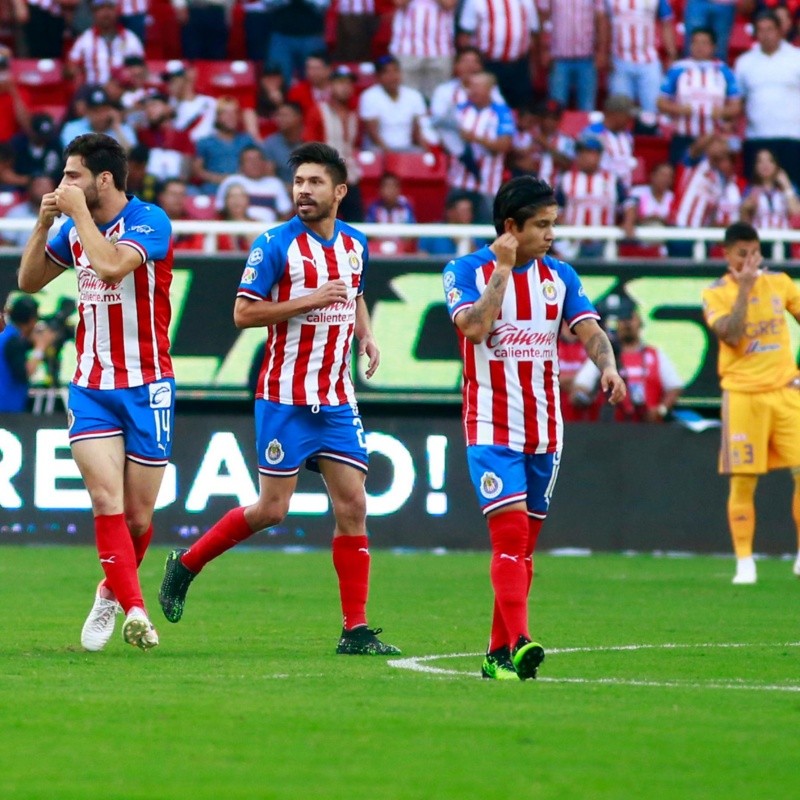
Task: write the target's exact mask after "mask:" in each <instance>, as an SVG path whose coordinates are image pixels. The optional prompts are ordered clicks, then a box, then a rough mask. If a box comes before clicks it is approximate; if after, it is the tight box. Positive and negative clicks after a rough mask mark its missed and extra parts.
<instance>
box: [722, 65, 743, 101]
mask: <svg viewBox="0 0 800 800" xmlns="http://www.w3.org/2000/svg"><path fill="white" fill-rule="evenodd" d="M721 69H722V77H723V78H725V97H727V98H728V99H730V98H732V97H740V96H741V92H740V91H739V84H738V83H737V82H736V76H735V75H734V74H733V70H732V69H731V68H730V67H729V66H728V65H727V64H722V65H721Z"/></svg>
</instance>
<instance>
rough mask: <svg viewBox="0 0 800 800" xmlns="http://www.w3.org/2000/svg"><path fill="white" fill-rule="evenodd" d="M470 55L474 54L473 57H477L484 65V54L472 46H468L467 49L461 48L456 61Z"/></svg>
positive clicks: (457, 52) (457, 51)
mask: <svg viewBox="0 0 800 800" xmlns="http://www.w3.org/2000/svg"><path fill="white" fill-rule="evenodd" d="M468 53H472V55H474V56H476V57H477V59H478V60H479V61H480V62H481V64H483V53H481V51H480V50H479V49H478V48H477V47H475V45H472V44H468V45H467V46H466V47H459V48H458V50H456V58H455V60H456V61H458V59H459V58H461V56H465V55H467V54H468Z"/></svg>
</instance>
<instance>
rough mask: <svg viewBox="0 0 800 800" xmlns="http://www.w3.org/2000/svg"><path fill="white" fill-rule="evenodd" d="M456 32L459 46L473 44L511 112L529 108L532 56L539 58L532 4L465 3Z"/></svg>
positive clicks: (519, 0) (520, 0) (492, 0)
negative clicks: (495, 80)
mask: <svg viewBox="0 0 800 800" xmlns="http://www.w3.org/2000/svg"><path fill="white" fill-rule="evenodd" d="M457 28H458V30H459V31H460V32H461V35H460V36H459V38H458V39H457V41H458V44H459V45H464V44H468V43H469V41H470V38H472V39H473V40H474V43H475V45H477V47H478V49H479V50H480V51H481V53H483V57H484V58H485V59H486V69H487V70H488V71H489V72H491V73H492V74H494V75H495V77H496V78H497V85H498V86H499V87H500V93H501V94H502V95H503V97H504V98H505V100H506V102H507V103H508V104H509V105H510V106H511V108H515V109H519V108H524V107H525V106H526V105H530V103H531V101H532V100H533V83H532V79H531V65H530V57H531V52H533V53H534V54H535V55H536V56H537V58H540V57H541V50H540V47H539V14H538V12H537V10H536V5H535V4H534V2H533V0H517V2H514V3H509V2H507V0H464V4H463V5H462V6H461V8H460V10H459V15H458V19H457Z"/></svg>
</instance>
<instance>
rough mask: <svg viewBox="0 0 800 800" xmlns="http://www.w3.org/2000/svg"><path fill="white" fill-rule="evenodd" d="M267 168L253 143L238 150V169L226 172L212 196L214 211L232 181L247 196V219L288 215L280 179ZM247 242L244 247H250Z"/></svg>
mask: <svg viewBox="0 0 800 800" xmlns="http://www.w3.org/2000/svg"><path fill="white" fill-rule="evenodd" d="M267 171H268V163H267V160H266V159H265V158H264V154H263V153H262V152H261V148H259V147H258V145H255V144H252V145H248V146H247V147H245V148H244V149H243V150H242V152H241V153H240V154H239V171H238V172H237V173H236V174H234V175H228V177H227V178H225V180H223V181H222V183H220V185H219V188H218V189H217V196H216V200H215V207H216V209H217V211H219V212H222V211H223V210H224V207H225V197H226V196H227V192H228V189H229V188H230V187H231V186H233V185H236V186H241V187H242V189H243V190H244V192H245V195H246V196H247V197H248V198H249V206H248V207H246V210H247V218H248V219H255V220H260V221H261V222H275V221H276V220H279V219H282V220H283V219H289V217H290V216H291V215H292V212H293V210H294V205H293V204H292V201H291V200H290V199H289V195H288V194H287V193H286V188H285V187H284V185H283V181H281V180H280V178H276V177H275V176H274V175H268V174H267ZM250 244H252V242H251V243H250ZM250 244H248V245H247V247H246V248H245V249H246V250H249V249H250Z"/></svg>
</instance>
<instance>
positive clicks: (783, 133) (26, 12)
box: [0, 0, 800, 258]
mask: <svg viewBox="0 0 800 800" xmlns="http://www.w3.org/2000/svg"><path fill="white" fill-rule="evenodd" d="M798 23H800V0H739V2H737V1H736V0H243V1H242V0H236V1H234V0H171V1H170V0H78V1H76V0H63V1H61V2H59V1H58V0H30V2H22V0H0V214H1V215H3V216H6V217H10V218H33V217H34V216H35V215H36V213H37V209H38V204H39V200H40V198H41V196H42V195H43V194H44V193H45V192H48V191H50V190H51V189H52V187H53V185H54V183H57V182H58V180H59V175H60V170H61V167H62V164H61V151H62V149H63V147H64V146H65V145H66V144H67V143H68V142H69V141H70V140H71V139H72V138H74V137H75V136H77V135H80V134H82V133H86V132H88V131H99V132H104V133H107V134H109V135H110V136H113V137H114V138H116V139H118V140H119V141H120V142H121V143H122V144H123V145H124V146H125V147H126V148H127V149H128V151H129V156H130V178H129V191H131V192H132V193H134V194H136V195H138V196H140V197H141V198H142V199H144V200H150V201H155V202H157V203H159V204H160V205H161V206H162V207H163V208H164V209H165V210H166V212H167V213H168V214H169V216H170V217H171V218H173V219H187V218H188V219H199V220H208V219H224V220H258V221H261V222H264V223H269V222H273V221H276V220H281V219H286V218H288V217H289V216H291V214H292V211H293V209H292V203H291V199H290V198H291V187H290V185H289V181H290V175H289V174H288V172H287V168H286V158H287V156H288V155H289V154H290V153H291V152H292V150H293V148H295V147H296V146H298V145H299V144H300V143H302V142H304V141H310V140H321V141H326V142H328V143H329V144H331V145H333V146H335V147H337V148H338V149H339V150H340V151H341V152H342V153H343V155H345V157H346V159H347V161H348V164H349V171H350V179H349V180H350V186H349V192H348V196H347V198H346V202H345V203H344V204H343V207H342V211H341V213H342V216H343V217H344V218H346V219H347V220H349V221H352V222H359V221H371V222H392V223H412V222H415V221H416V222H437V221H443V222H450V223H471V222H487V221H490V219H491V201H492V198H493V196H494V194H495V193H496V191H497V189H498V187H499V186H500V184H501V182H502V181H503V180H504V179H505V178H507V177H509V176H511V175H520V174H526V173H531V174H536V175H538V176H540V177H542V178H544V179H545V180H547V181H548V182H550V183H552V184H553V186H554V187H555V188H556V190H557V196H558V200H559V204H560V207H561V214H562V217H561V218H562V221H563V222H564V223H565V224H569V225H576V226H597V225H602V226H614V225H616V226H620V228H621V229H622V231H623V234H624V240H623V242H622V244H621V246H620V254H621V255H631V256H638V257H644V258H646V257H657V256H662V255H664V254H666V253H669V254H670V255H673V256H686V255H691V243H683V242H676V241H673V242H670V241H669V236H668V231H666V230H665V239H664V242H663V243H653V242H648V243H641V242H637V241H636V239H635V228H636V226H638V225H660V226H664V227H665V229H668V228H669V227H670V226H679V227H683V228H686V227H704V226H720V227H723V226H726V225H728V224H730V222H732V221H734V220H736V219H740V218H741V219H744V220H747V221H749V222H752V223H753V224H755V225H756V226H757V227H758V228H760V229H762V230H763V229H770V228H772V229H774V228H778V229H780V228H791V227H798V226H800V225H799V223H800V201H798V196H797V191H796V188H795V187H796V186H797V184H798V183H799V182H800V49H798V48H797V47H796V46H795V44H794V42H795V41H796V40H797V37H798V31H799V28H798ZM0 235H1V236H2V240H0V244H2V245H6V246H12V247H13V246H17V247H18V246H23V245H24V243H25V241H26V237H27V233H25V232H13V233H10V232H7V233H2V234H0ZM250 241H251V237H248V236H239V235H230V236H223V237H220V239H219V242H218V249H219V250H223V251H224V250H233V251H246V250H247V249H249V246H250ZM202 246H203V237H202V235H199V234H198V235H189V236H177V237H176V241H175V247H176V248H177V249H188V250H191V249H201V248H202ZM376 247H377V248H378V250H379V252H381V253H382V254H384V255H392V254H395V253H408V252H420V253H431V254H435V255H449V254H451V253H453V252H455V247H456V245H455V242H454V241H453V240H450V239H447V238H438V237H434V238H432V237H427V238H418V239H416V240H411V239H384V240H380V241H378V242H377V243H376ZM564 247H565V249H564V251H563V252H562V254H563V255H564V256H569V257H572V256H575V255H581V256H592V255H599V254H600V253H601V251H602V242H597V241H592V240H591V238H587V240H586V241H583V242H580V243H577V244H575V245H573V246H572V247H568V246H567V245H566V244H565V245H564ZM786 255H787V256H799V255H800V253H798V252H793V251H792V250H791V249H788V250H787V253H786Z"/></svg>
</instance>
